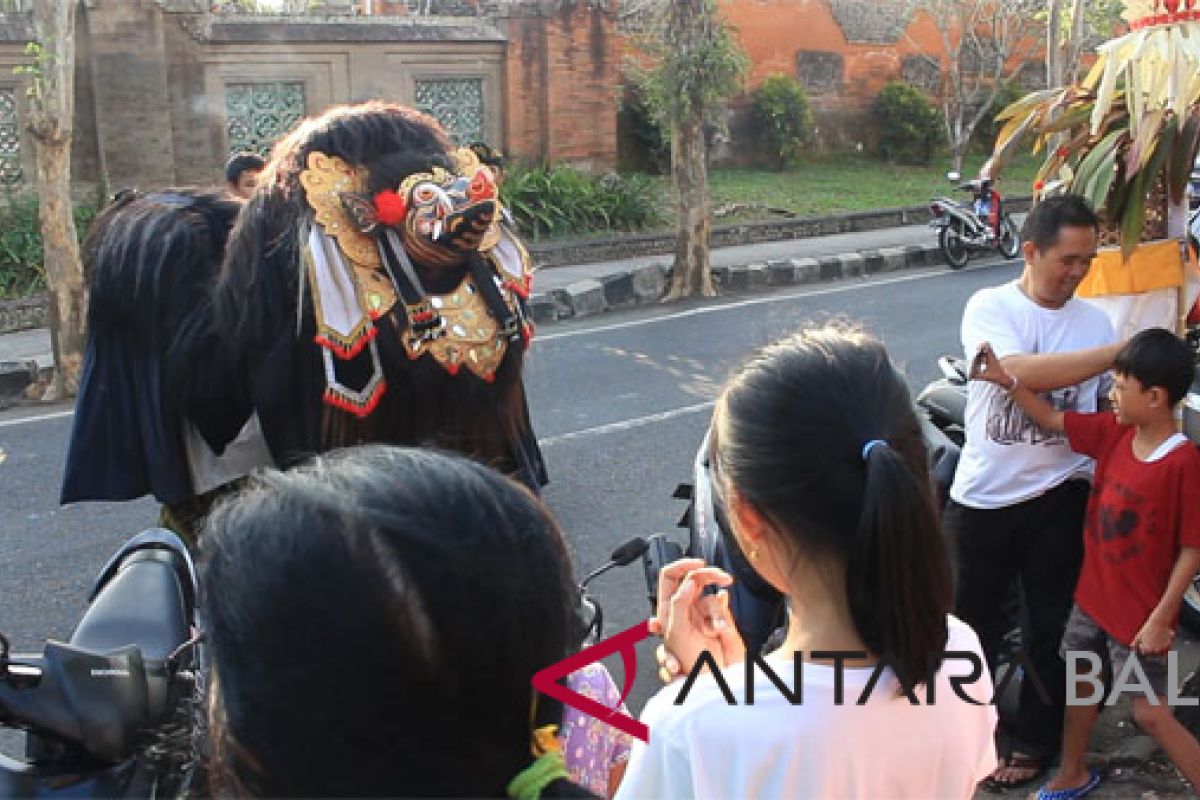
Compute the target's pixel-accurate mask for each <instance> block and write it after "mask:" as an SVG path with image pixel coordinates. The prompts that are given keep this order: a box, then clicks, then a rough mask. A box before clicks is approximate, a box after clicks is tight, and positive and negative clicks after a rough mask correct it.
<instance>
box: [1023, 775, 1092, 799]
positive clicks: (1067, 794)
mask: <svg viewBox="0 0 1200 800" xmlns="http://www.w3.org/2000/svg"><path fill="white" fill-rule="evenodd" d="M1099 785H1100V770H1098V769H1093V770H1089V771H1088V780H1087V783H1085V784H1084V785H1083V786H1076V787H1075V788H1074V789H1055V790H1054V791H1047V790H1046V787H1045V786H1043V787H1042V788H1041V789H1038V792H1037V795H1036V797H1037V800H1076V798H1079V797H1083V796H1084V795H1085V794H1087V793H1088V792H1090V791H1091V790H1092V789H1095V788H1096V787H1097V786H1099Z"/></svg>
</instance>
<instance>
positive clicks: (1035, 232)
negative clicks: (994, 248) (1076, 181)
mask: <svg viewBox="0 0 1200 800" xmlns="http://www.w3.org/2000/svg"><path fill="white" fill-rule="evenodd" d="M1063 228H1091V229H1092V231H1093V232H1096V231H1099V229H1100V217H1099V216H1098V215H1097V214H1096V211H1095V209H1093V208H1092V206H1091V204H1090V203H1088V201H1087V200H1086V199H1085V198H1084V197H1082V196H1081V195H1077V194H1064V195H1058V196H1056V197H1048V198H1046V199H1045V200H1041V201H1039V202H1038V203H1037V204H1035V205H1034V206H1033V208H1032V209H1030V211H1029V214H1027V215H1026V217H1025V223H1024V224H1023V225H1022V227H1021V239H1022V241H1025V242H1029V243H1031V244H1033V245H1034V247H1036V248H1037V249H1038V250H1039V251H1040V252H1045V251H1046V250H1049V249H1050V248H1051V247H1054V246H1055V245H1056V244H1058V236H1059V233H1061V232H1062V229H1063Z"/></svg>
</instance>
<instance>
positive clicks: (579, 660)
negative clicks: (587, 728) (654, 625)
mask: <svg viewBox="0 0 1200 800" xmlns="http://www.w3.org/2000/svg"><path fill="white" fill-rule="evenodd" d="M648 638H650V622H649V620H645V621H643V622H640V623H638V624H637V625H634V626H633V627H632V628H629V629H628V630H624V631H621V632H620V633H618V634H616V635H615V636H610V637H608V638H607V639H605V640H604V641H602V642H598V643H596V644H594V645H592V646H591V647H589V648H587V649H586V650H581V651H579V652H578V653H576V654H575V655H573V656H571V657H569V658H564V659H563V660H562V661H559V662H558V663H557V664H552V665H550V666H548V667H546V668H545V669H544V670H541V671H540V672H538V673H537V674H535V675H534V676H533V688H534V689H536V690H537V691H539V692H541V693H542V694H545V695H548V696H550V697H553V698H554V699H555V700H558V701H559V702H561V703H562V704H563V705H567V706H570V707H571V708H574V709H575V710H577V711H581V712H583V713H584V714H587V715H588V716H589V717H595V718H596V719H598V720H600V721H601V722H603V723H605V724H606V725H611V726H613V727H614V728H616V729H617V730H619V731H623V732H625V733H628V734H629V735H630V736H633V737H636V738H638V739H641V740H642V741H643V742H648V741H650V729H649V728H648V727H646V725H644V724H643V723H641V722H638V721H637V720H636V719H634V718H633V717H631V716H629V715H628V714H624V713H622V712H621V711H618V710H617V709H616V708H609V707H608V706H606V705H604V704H602V703H598V702H596V701H595V700H593V699H592V698H590V697H584V696H583V695H581V694H580V693H579V692H573V691H571V690H570V689H568V688H567V687H565V686H563V685H562V684H560V683H558V682H557V681H558V679H559V678H564V677H566V676H567V675H569V674H571V673H572V672H574V671H575V670H577V669H581V668H583V667H586V666H587V665H588V664H594V663H596V662H597V661H599V660H600V659H602V658H604V657H605V656H609V655H612V654H613V653H620V654H621V666H622V667H623V668H624V670H625V686H624V687H623V688H622V690H621V699H620V700H618V701H617V706H618V707H620V705H621V704H622V703H624V702H625V698H626V697H628V696H629V692H630V690H631V689H633V681H634V678H636V677H637V651H636V650H634V649H633V646H634V645H635V644H637V643H638V642H640V641H642V640H643V639H648Z"/></svg>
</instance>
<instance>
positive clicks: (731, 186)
mask: <svg viewBox="0 0 1200 800" xmlns="http://www.w3.org/2000/svg"><path fill="white" fill-rule="evenodd" d="M984 160H985V158H984V157H983V156H972V157H970V158H968V159H967V163H966V164H965V165H964V169H963V174H964V176H966V177H964V180H965V179H966V178H968V177H974V176H975V175H976V174H977V173H978V170H979V168H980V167H981V166H982V165H983V162H984ZM1040 163H1041V162H1040V160H1039V159H1035V158H1032V157H1029V156H1024V157H1022V158H1018V159H1016V160H1014V161H1013V162H1012V163H1011V164H1009V165H1008V166H1007V167H1006V168H1005V170H1004V171H1003V173H1001V175H1000V178H999V181H998V188H999V190H1000V192H1001V193H1002V194H1011V195H1028V194H1029V193H1030V187H1031V185H1032V182H1033V176H1034V174H1035V173H1036V172H1037V169H1038V166H1039V165H1040ZM946 168H947V167H946V164H945V162H940V161H935V162H934V163H932V164H930V165H928V166H924V167H914V166H901V165H895V164H885V163H883V162H881V161H879V160H877V159H875V158H871V157H869V156H857V155H838V156H829V157H824V158H813V159H812V160H811V161H808V162H806V163H804V164H802V165H801V166H800V167H798V168H797V169H794V170H789V171H787V172H775V171H770V170H762V169H714V170H712V171H711V172H710V173H709V188H710V191H711V194H712V203H713V208H714V209H716V208H719V207H720V206H722V205H726V204H731V203H733V204H751V203H757V204H761V205H765V206H772V207H776V208H783V209H788V210H789V211H791V212H792V213H794V214H800V215H809V214H831V213H837V212H839V211H868V210H871V209H876V208H895V207H898V206H918V205H922V204H924V203H926V202H927V201H928V200H929V199H930V198H931V197H934V196H935V195H940V194H950V195H951V196H954V195H955V194H956V191H955V189H954V185H953V184H951V183H950V182H949V181H947V180H946V175H945V173H946ZM663 187H664V191H668V192H669V190H670V179H669V178H668V177H666V176H664V177H663ZM770 216H773V215H772V214H771V213H770V212H764V211H752V212H747V213H739V214H736V215H734V216H732V217H728V218H718V219H715V220H714V222H715V223H717V224H720V223H722V222H729V221H733V220H745V219H753V218H764V217H770Z"/></svg>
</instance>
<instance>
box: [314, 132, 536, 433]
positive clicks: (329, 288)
mask: <svg viewBox="0 0 1200 800" xmlns="http://www.w3.org/2000/svg"><path fill="white" fill-rule="evenodd" d="M453 159H454V164H455V169H454V171H450V170H447V169H444V168H442V167H434V168H433V169H432V171H430V172H420V173H414V174H412V175H408V176H407V177H405V178H404V179H403V180H402V181H401V182H400V185H399V186H398V187H397V188H396V190H394V191H393V190H384V191H380V192H378V193H376V194H375V195H374V196H373V197H372V196H370V195H368V194H366V193H365V186H366V184H367V173H366V170H364V169H362V168H359V167H353V166H351V165H349V164H347V163H346V162H345V161H343V160H342V159H340V158H338V157H336V156H329V155H326V154H324V153H320V152H313V153H310V154H309V156H308V159H307V162H306V166H307V169H305V170H304V171H303V172H302V173H301V175H300V182H301V184H302V185H303V187H304V189H305V193H306V197H307V199H308V203H309V205H310V206H311V207H312V208H313V211H314V212H315V213H314V222H315V223H316V224H314V225H313V226H312V229H311V231H310V233H309V240H308V248H307V250H306V252H305V261H306V264H305V266H306V273H307V275H308V282H309V287H310V289H311V291H312V296H313V300H314V308H315V311H316V317H317V335H316V341H317V343H318V344H320V345H321V346H322V351H323V357H324V359H325V371H326V378H327V381H326V382H327V389H326V394H325V399H326V402H328V403H329V404H331V405H334V406H337V407H339V408H342V409H343V410H346V411H349V412H351V413H353V414H355V415H357V416H359V417H364V416H367V415H368V414H370V413H371V411H372V410H373V409H374V407H375V406H376V404H377V403H378V400H379V397H380V396H381V395H382V393H383V390H384V388H385V387H384V383H383V376H382V369H381V367H380V366H379V356H378V353H377V352H376V350H375V345H374V342H373V339H374V336H375V333H376V328H375V324H376V320H379V319H380V318H381V317H384V316H385V315H388V314H389V313H390V312H392V310H393V308H394V307H395V306H396V304H397V302H398V301H399V302H400V304H401V305H402V309H403V314H402V317H401V316H400V315H397V316H396V321H397V323H399V324H401V325H402V327H403V328H404V330H403V334H402V340H403V344H404V349H405V352H406V353H407V355H408V357H409V358H410V359H417V358H420V357H421V356H424V355H429V356H431V357H432V358H434V359H435V360H436V361H437V362H438V363H439V364H441V365H442V366H443V367H444V368H445V369H446V370H447V371H448V372H450V373H451V374H457V373H458V371H459V370H460V369H461V368H462V367H463V366H466V367H467V369H468V370H469V371H470V372H472V373H473V374H475V375H476V376H478V377H479V378H481V379H483V380H485V381H488V382H490V381H492V380H494V378H495V373H496V370H497V368H498V367H499V365H500V362H501V360H502V359H503V357H504V353H505V351H506V349H507V347H508V346H509V345H510V344H512V343H514V342H522V341H527V340H528V337H529V335H530V333H531V331H532V327H531V325H530V324H529V321H528V320H527V319H526V318H525V315H524V311H523V307H522V303H521V300H523V299H524V298H526V297H528V293H529V283H530V278H531V277H532V269H531V266H530V260H529V256H528V254H527V253H526V251H525V250H524V248H523V247H522V246H521V245H520V243H519V242H518V241H517V240H516V238H515V237H512V236H509V235H506V233H505V231H504V228H503V227H502V225H501V223H500V219H501V207H500V203H499V199H498V190H497V186H496V181H495V178H494V177H493V175H492V172H491V170H490V169H489V168H488V167H486V166H485V165H483V164H482V163H480V161H479V159H478V157H477V156H476V155H475V154H474V153H473V152H471V151H470V150H466V149H463V150H459V151H456V152H455V153H454V154H453ZM417 265H419V266H420V267H421V268H422V270H424V271H425V274H426V275H427V276H428V275H429V274H437V273H438V272H441V271H446V272H449V271H452V270H455V269H457V268H461V267H463V266H464V265H465V267H466V271H465V274H464V275H463V277H462V280H461V281H460V282H459V283H458V285H457V286H456V287H455V288H454V289H452V290H451V291H449V292H446V293H444V294H440V295H435V294H430V293H429V292H427V291H426V289H425V287H424V285H423V283H422V280H421V277H420V275H419V274H418V269H417ZM364 348H370V351H371V352H370V358H371V367H370V369H369V372H370V375H371V377H370V379H368V380H367V382H366V383H365V384H362V385H361V388H359V389H352V388H350V387H348V386H347V385H345V383H344V382H343V381H341V380H339V377H338V373H339V370H338V368H337V367H338V360H342V361H348V360H351V359H354V358H356V357H358V356H359V355H360V353H361V352H362V350H363V349H364ZM360 383H361V382H360Z"/></svg>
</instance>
